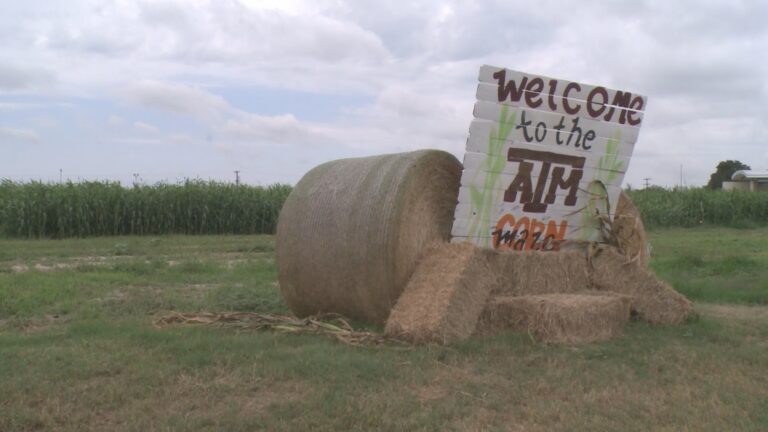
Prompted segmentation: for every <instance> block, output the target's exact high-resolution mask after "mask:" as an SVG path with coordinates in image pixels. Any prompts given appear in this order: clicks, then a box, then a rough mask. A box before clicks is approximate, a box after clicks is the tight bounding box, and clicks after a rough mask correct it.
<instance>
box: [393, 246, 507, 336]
mask: <svg viewBox="0 0 768 432" xmlns="http://www.w3.org/2000/svg"><path fill="white" fill-rule="evenodd" d="M490 254H491V252H490V251H489V250H487V249H482V248H478V247H476V246H474V245H472V244H470V243H454V244H448V243H441V244H438V245H435V246H433V247H432V248H430V249H429V250H428V252H427V253H426V254H425V255H424V257H423V258H422V259H421V261H420V262H419V264H418V266H417V268H416V271H415V272H414V274H413V276H412V277H411V279H410V281H409V282H408V284H407V285H406V287H405V289H404V290H403V293H402V294H401V295H400V298H399V299H398V300H397V303H396V304H395V306H394V308H392V311H391V313H390V315H389V319H388V320H387V325H386V329H385V331H386V333H387V334H388V335H391V336H394V337H397V338H400V339H405V340H408V341H411V342H414V343H428V342H436V343H449V342H452V341H456V340H461V339H465V338H467V337H469V336H471V335H472V333H473V332H474V331H475V326H476V325H477V320H478V318H479V316H480V314H481V313H482V311H483V309H484V308H485V304H486V301H487V300H488V297H489V295H490V293H491V291H492V290H493V289H494V288H495V287H496V285H497V284H498V278H497V275H496V274H495V273H494V271H493V270H492V268H491V266H490V264H489V258H490Z"/></svg>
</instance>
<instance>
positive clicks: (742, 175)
mask: <svg viewBox="0 0 768 432" xmlns="http://www.w3.org/2000/svg"><path fill="white" fill-rule="evenodd" d="M723 190H744V191H751V192H756V191H768V171H751V170H739V171H736V172H735V173H733V175H732V176H731V181H724V182H723Z"/></svg>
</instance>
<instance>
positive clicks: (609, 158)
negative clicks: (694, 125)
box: [452, 66, 647, 250]
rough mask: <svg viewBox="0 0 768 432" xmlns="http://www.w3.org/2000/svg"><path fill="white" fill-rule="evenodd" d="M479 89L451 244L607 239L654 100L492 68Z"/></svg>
mask: <svg viewBox="0 0 768 432" xmlns="http://www.w3.org/2000/svg"><path fill="white" fill-rule="evenodd" d="M479 81H480V83H479V84H478V87H477V103H476V104H475V110H474V116H475V120H474V121H473V122H472V124H471V125H470V128H469V138H468V139H467V152H466V154H465V156H464V172H463V174H462V178H461V189H460V191H459V204H458V206H457V207H456V214H455V220H454V224H453V230H452V236H453V241H454V242H461V241H470V242H473V243H475V244H477V245H480V246H486V247H493V248H502V249H504V248H512V249H526V250H527V249H536V250H557V249H559V246H560V244H561V243H562V242H563V241H564V240H585V241H599V240H600V239H601V236H600V222H599V218H600V217H601V216H603V215H605V216H607V217H609V218H612V217H613V214H612V211H613V209H614V208H615V206H616V202H617V201H618V198H619V194H620V193H621V182H622V180H623V179H624V173H625V172H626V171H627V168H628V167H629V161H630V159H631V157H632V150H633V147H634V145H635V142H636V141H637V138H638V134H639V132H640V126H641V125H642V121H643V111H644V109H645V106H646V103H647V99H646V97H645V96H641V95H637V94H633V93H631V92H626V91H621V90H612V89H609V88H605V87H602V86H592V85H587V84H580V83H576V82H571V81H565V80H558V79H554V78H548V77H543V76H539V75H532V74H526V73H522V72H516V71H512V70H509V69H504V68H498V67H493V66H482V67H481V68H480V76H479Z"/></svg>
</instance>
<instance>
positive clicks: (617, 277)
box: [590, 245, 693, 324]
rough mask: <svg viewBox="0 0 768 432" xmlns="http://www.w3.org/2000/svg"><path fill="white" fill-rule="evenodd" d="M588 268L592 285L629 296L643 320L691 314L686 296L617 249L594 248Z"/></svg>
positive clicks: (672, 320)
mask: <svg viewBox="0 0 768 432" xmlns="http://www.w3.org/2000/svg"><path fill="white" fill-rule="evenodd" d="M590 267H591V271H590V280H591V283H592V286H593V288H594V289H597V290H604V291H612V292H616V293H620V294H625V295H627V296H629V297H630V307H631V308H632V311H633V312H635V313H637V315H638V317H639V318H640V319H642V320H644V321H648V322H650V323H653V324H678V323H681V322H683V321H685V320H686V319H687V318H688V317H689V316H690V315H691V314H692V313H693V306H692V305H691V302H690V301H689V300H688V299H687V298H685V297H684V296H682V295H681V294H680V293H678V292H677V291H675V290H674V289H673V288H672V287H671V286H669V285H668V284H667V283H666V282H664V281H662V280H660V279H659V278H658V277H656V275H655V274H654V273H653V272H652V271H650V270H648V269H647V268H645V267H643V266H642V265H641V264H640V263H639V262H638V261H637V260H631V259H628V258H627V257H626V256H625V255H623V254H622V253H621V252H619V251H618V250H617V249H616V248H613V247H610V246H606V245H601V246H598V247H597V248H595V250H594V251H593V252H592V253H591V255H590Z"/></svg>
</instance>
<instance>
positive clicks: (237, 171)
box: [235, 170, 240, 186]
mask: <svg viewBox="0 0 768 432" xmlns="http://www.w3.org/2000/svg"><path fill="white" fill-rule="evenodd" d="M235 185H236V186H240V170H235Z"/></svg>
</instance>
